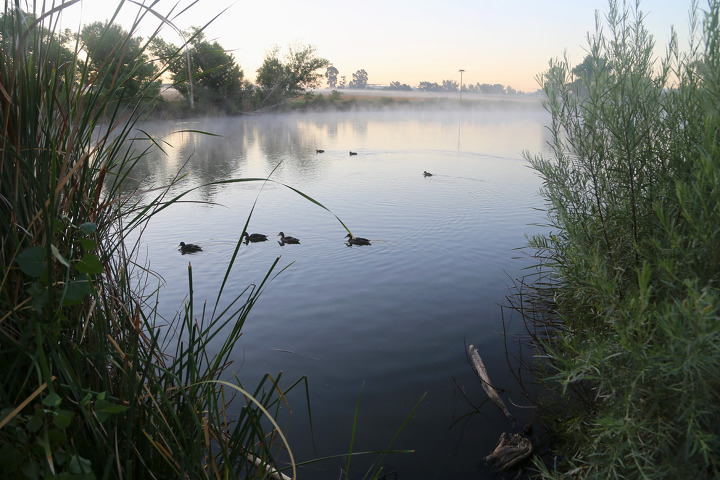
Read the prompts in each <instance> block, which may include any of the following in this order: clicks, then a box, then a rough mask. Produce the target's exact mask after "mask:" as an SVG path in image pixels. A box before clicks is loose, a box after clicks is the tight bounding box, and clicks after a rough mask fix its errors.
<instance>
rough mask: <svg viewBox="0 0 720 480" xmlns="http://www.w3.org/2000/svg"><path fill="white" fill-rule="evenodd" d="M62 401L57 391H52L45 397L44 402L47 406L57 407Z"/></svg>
mask: <svg viewBox="0 0 720 480" xmlns="http://www.w3.org/2000/svg"><path fill="white" fill-rule="evenodd" d="M60 402H62V398H61V397H60V395H58V394H57V393H55V392H50V395H48V396H47V397H45V398H44V399H43V401H42V404H43V405H45V406H46V407H57V406H58V405H60Z"/></svg>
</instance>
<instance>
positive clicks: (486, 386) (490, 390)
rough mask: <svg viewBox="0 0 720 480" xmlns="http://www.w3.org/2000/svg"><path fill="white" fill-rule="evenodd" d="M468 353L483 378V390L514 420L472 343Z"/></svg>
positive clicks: (481, 378)
mask: <svg viewBox="0 0 720 480" xmlns="http://www.w3.org/2000/svg"><path fill="white" fill-rule="evenodd" d="M468 353H469V354H470V358H471V359H472V362H473V365H474V366H475V371H476V372H477V374H478V376H479V377H480V380H482V386H483V390H485V393H487V396H488V397H490V400H492V401H493V402H494V403H495V405H497V406H498V407H500V410H502V411H503V413H504V414H505V416H506V417H507V418H509V419H510V420H512V421H513V422H514V421H515V419H514V418H513V416H512V415H511V414H510V412H509V411H508V409H507V407H506V406H505V402H503V401H502V398H500V395H498V392H497V390H496V389H495V387H493V386H492V384H491V383H490V377H488V373H487V369H486V368H485V364H484V363H483V361H482V358H481V357H480V354H479V353H478V352H477V349H476V348H475V347H474V346H473V345H470V346H469V347H468Z"/></svg>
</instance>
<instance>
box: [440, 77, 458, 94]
mask: <svg viewBox="0 0 720 480" xmlns="http://www.w3.org/2000/svg"><path fill="white" fill-rule="evenodd" d="M442 89H443V91H444V92H456V91H457V90H458V83H457V82H456V81H455V80H443V84H442Z"/></svg>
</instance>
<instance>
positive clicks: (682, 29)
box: [63, 0, 706, 91]
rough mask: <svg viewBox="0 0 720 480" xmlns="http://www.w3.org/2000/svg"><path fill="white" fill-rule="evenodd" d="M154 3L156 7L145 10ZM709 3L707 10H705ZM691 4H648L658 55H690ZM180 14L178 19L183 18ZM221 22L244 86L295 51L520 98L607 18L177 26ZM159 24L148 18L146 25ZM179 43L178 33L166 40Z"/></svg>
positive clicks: (254, 12) (480, 4)
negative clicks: (673, 45) (491, 87)
mask: <svg viewBox="0 0 720 480" xmlns="http://www.w3.org/2000/svg"><path fill="white" fill-rule="evenodd" d="M147 3H149V2H147ZM176 3H179V5H180V6H181V7H180V8H182V6H186V5H189V4H190V3H191V2H190V1H188V0H179V1H178V0H160V1H159V3H158V4H157V5H156V6H155V8H156V9H157V10H158V11H160V12H162V13H163V14H166V13H167V12H169V11H170V9H171V7H172V6H173V5H175V4H176ZM620 4H622V1H621V2H620ZM116 6H117V3H113V2H111V1H109V0H83V1H82V2H80V4H77V5H73V6H71V7H69V8H68V9H67V10H66V13H64V14H63V19H64V25H63V26H67V27H70V28H73V25H77V23H78V22H89V21H94V20H105V19H107V18H109V17H110V16H111V15H112V12H113V11H114V7H116ZM705 6H706V3H705V2H704V1H703V0H701V1H700V8H701V9H702V8H704V7H705ZM690 7H691V3H690V0H644V1H643V2H641V6H640V8H641V10H642V11H643V12H645V13H646V15H647V17H646V18H647V19H646V26H647V28H648V29H649V30H650V32H651V33H652V34H653V36H654V37H655V41H656V44H657V50H658V55H662V53H663V52H664V50H665V46H666V45H667V43H668V40H669V38H670V27H671V26H675V28H676V30H677V31H678V36H679V39H680V40H681V46H686V45H687V41H686V40H687V36H688V33H687V32H688V23H689V20H688V12H689V10H690ZM180 8H178V9H176V11H179V9H180ZM224 9H227V10H225V12H224V13H222V14H221V15H220V17H219V18H217V19H216V20H215V21H214V23H213V24H211V25H210V27H209V28H208V30H207V35H208V37H209V38H211V39H216V40H217V41H218V42H219V43H220V44H221V45H222V46H223V47H224V48H226V49H228V50H232V53H233V54H234V56H235V58H236V60H237V62H238V63H239V65H240V67H241V68H242V69H243V70H244V72H245V76H246V78H248V79H250V80H254V79H255V74H256V70H257V68H258V67H259V66H260V65H261V64H262V60H263V58H264V56H265V53H266V52H267V50H268V49H269V48H270V47H272V46H273V45H278V46H280V47H281V52H283V51H285V50H286V48H287V46H288V45H290V44H298V43H299V44H310V45H314V46H315V47H316V48H317V54H318V55H319V56H321V57H324V58H327V59H328V60H330V61H331V62H332V63H333V65H335V67H336V68H337V69H338V70H339V71H340V75H345V76H346V77H347V80H348V81H350V80H351V79H352V74H353V73H354V72H356V71H357V70H359V69H361V68H362V69H365V71H367V73H368V81H369V83H378V84H388V83H390V82H391V81H399V82H401V83H407V84H409V85H411V86H416V85H417V84H418V83H419V82H421V81H428V82H437V83H442V81H443V80H447V79H451V80H455V81H457V82H459V81H460V74H459V73H458V70H459V69H461V68H462V69H464V70H465V72H464V74H463V82H464V83H465V84H468V83H470V84H475V83H477V82H480V83H491V84H495V83H500V84H503V85H510V86H512V87H513V88H515V89H518V90H523V91H534V90H536V89H537V82H536V80H535V77H536V75H537V74H538V73H541V72H542V71H544V70H546V69H547V65H548V60H549V59H550V58H553V57H559V56H562V55H563V52H564V51H567V53H568V55H569V57H570V59H571V62H572V63H573V64H576V63H579V62H581V61H582V59H583V57H584V55H585V51H584V48H585V47H586V46H587V41H586V36H587V34H588V32H590V33H594V32H595V11H596V10H598V11H599V12H600V13H601V14H602V15H604V14H605V13H607V10H608V3H607V0H432V1H428V0H414V1H402V2H399V1H391V0H385V1H381V0H363V1H362V2H353V1H343V0H340V1H338V0H333V1H325V0H312V1H305V2H301V1H298V0H275V1H272V0H265V1H257V0H254V1H230V0H228V1H224V0H199V1H198V3H197V4H196V5H195V6H193V7H191V8H190V9H189V10H188V11H187V12H185V13H184V14H182V15H180V16H179V17H177V18H176V19H175V22H176V23H177V25H178V26H179V27H180V28H182V29H185V28H187V27H189V26H199V25H203V24H204V23H206V22H208V21H209V20H210V19H211V18H212V17H214V16H215V15H217V14H220V13H221V12H222V11H223V10H224ZM137 10H138V7H137V6H135V5H133V4H132V3H129V2H126V3H125V5H124V6H123V12H124V14H123V16H122V17H121V23H123V24H126V25H129V22H130V19H131V18H132V16H134V13H136V12H137ZM155 23H156V20H155V19H153V18H148V20H147V24H148V25H150V24H152V25H154V24H155ZM163 36H165V37H166V39H167V40H169V41H171V42H173V43H180V40H179V39H178V38H177V36H175V34H173V32H172V30H170V29H166V33H165V34H164V35H163Z"/></svg>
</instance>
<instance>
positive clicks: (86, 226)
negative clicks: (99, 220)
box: [78, 222, 97, 235]
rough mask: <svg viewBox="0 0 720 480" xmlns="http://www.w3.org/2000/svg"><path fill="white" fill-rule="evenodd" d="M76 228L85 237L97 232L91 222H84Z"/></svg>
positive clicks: (94, 224)
mask: <svg viewBox="0 0 720 480" xmlns="http://www.w3.org/2000/svg"><path fill="white" fill-rule="evenodd" d="M78 228H79V229H80V231H81V232H83V233H84V234H85V235H90V234H91V233H94V232H95V230H97V224H96V223H93V222H85V223H83V224H82V225H80V226H79V227H78Z"/></svg>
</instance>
